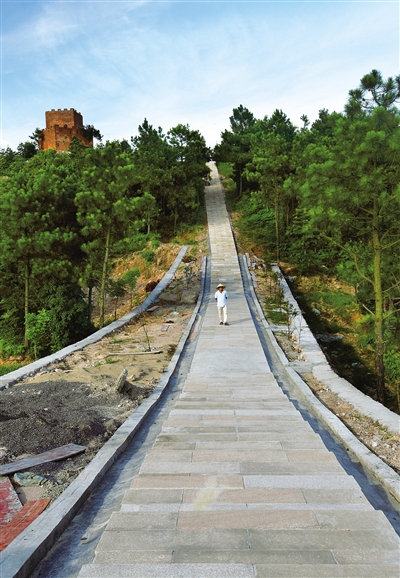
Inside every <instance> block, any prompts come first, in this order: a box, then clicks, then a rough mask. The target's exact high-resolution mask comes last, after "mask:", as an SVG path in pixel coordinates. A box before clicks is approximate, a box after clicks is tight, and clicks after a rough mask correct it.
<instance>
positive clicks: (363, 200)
mask: <svg viewBox="0 0 400 578" xmlns="http://www.w3.org/2000/svg"><path fill="white" fill-rule="evenodd" d="M399 100H400V76H397V77H396V78H388V79H387V80H384V79H383V78H382V75H381V73H380V72H378V71H376V70H373V71H371V73H369V74H367V75H365V76H364V77H363V78H362V79H361V82H360V85H359V87H358V88H356V89H353V90H350V92H349V98H348V101H347V103H346V104H345V107H344V111H343V112H342V113H337V112H332V113H330V112H328V110H326V109H322V110H320V111H319V116H318V118H317V120H315V122H313V123H312V124H310V122H309V120H308V118H307V117H306V116H302V117H301V121H302V123H303V126H301V127H296V126H294V125H293V124H292V122H291V121H290V120H289V118H288V117H287V116H286V114H285V113H284V112H282V111H281V110H275V112H274V113H273V114H272V115H271V116H269V117H268V116H265V117H264V118H263V119H256V118H255V117H254V115H253V114H252V113H251V112H250V111H249V110H248V109H247V108H245V107H243V106H242V105H240V106H239V107H238V108H236V109H234V110H233V115H232V116H231V117H230V130H226V131H224V132H223V133H222V135H221V137H222V138H221V142H220V144H218V145H217V146H216V147H215V150H214V158H215V160H216V161H217V162H220V163H221V162H228V163H232V166H233V173H232V178H233V179H234V181H235V183H236V196H237V198H236V207H237V209H238V211H239V213H240V226H241V228H242V231H243V232H245V234H246V235H247V236H248V237H249V238H251V239H252V240H253V241H255V242H256V243H257V244H258V245H259V246H260V247H262V248H263V249H264V251H265V254H266V255H267V256H269V257H271V256H273V257H274V258H275V259H276V260H277V261H278V262H281V261H286V262H290V263H294V264H296V266H297V270H298V271H299V273H300V274H312V273H318V272H324V273H326V272H329V273H331V274H333V275H336V276H337V277H339V278H341V279H343V280H345V281H346V282H347V283H349V284H350V285H352V286H353V287H354V288H355V292H356V297H357V301H358V303H359V307H360V311H362V312H363V314H364V317H363V325H364V330H365V332H366V333H370V334H371V340H372V341H373V345H374V350H375V372H376V386H377V398H378V400H379V401H381V402H382V403H384V402H385V397H386V396H387V393H388V389H387V385H388V383H389V382H390V385H391V388H392V387H393V386H394V387H395V388H397V390H398V389H399V386H400V353H399V345H400V251H399V247H400V130H399V123H400V114H399V110H398V109H397V108H396V103H397V102H398V101H399Z"/></svg>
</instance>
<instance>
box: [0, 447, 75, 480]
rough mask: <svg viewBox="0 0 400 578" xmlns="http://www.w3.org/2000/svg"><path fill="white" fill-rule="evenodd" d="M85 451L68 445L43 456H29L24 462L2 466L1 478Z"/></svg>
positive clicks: (18, 461) (0, 470) (19, 461)
mask: <svg viewBox="0 0 400 578" xmlns="http://www.w3.org/2000/svg"><path fill="white" fill-rule="evenodd" d="M85 449H86V447H85V446H78V445H76V444H67V445H66V446H61V447H59V448H54V449H53V450H50V451H48V452H44V453H43V454H38V455H37V456H29V457H28V458H23V459H22V460H17V461H15V462H11V463H9V464H4V465H3V466H0V476H5V475H7V474H14V473H15V472H21V471H22V470H29V469H30V468H33V467H34V466H38V465H39V464H45V463H46V462H55V461H57V460H63V459H64V458H69V457H70V456H74V455H75V454H80V453H81V452H84V451H85Z"/></svg>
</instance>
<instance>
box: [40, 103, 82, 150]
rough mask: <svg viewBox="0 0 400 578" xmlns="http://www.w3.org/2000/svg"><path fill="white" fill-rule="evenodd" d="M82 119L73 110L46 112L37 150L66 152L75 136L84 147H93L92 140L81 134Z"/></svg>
mask: <svg viewBox="0 0 400 578" xmlns="http://www.w3.org/2000/svg"><path fill="white" fill-rule="evenodd" d="M83 126H84V125H83V118H82V115H81V113H80V112H77V111H76V110H75V109H74V108H69V109H68V108H64V109H63V110H62V109H61V108H59V109H58V110H55V109H54V108H53V109H52V110H49V111H46V128H45V129H43V132H42V135H43V136H42V138H41V139H39V148H40V150H42V151H46V150H48V149H55V150H56V151H60V152H61V151H68V150H69V146H70V144H71V140H72V137H74V136H76V137H77V138H79V140H80V141H81V142H82V143H83V144H84V145H85V146H93V138H92V137H91V138H87V137H85V136H84V134H83Z"/></svg>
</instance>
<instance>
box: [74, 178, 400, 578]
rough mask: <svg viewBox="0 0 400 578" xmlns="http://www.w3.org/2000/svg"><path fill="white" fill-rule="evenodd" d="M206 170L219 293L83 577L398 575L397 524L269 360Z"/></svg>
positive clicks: (216, 188) (216, 189) (215, 184)
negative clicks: (176, 392)
mask: <svg viewBox="0 0 400 578" xmlns="http://www.w3.org/2000/svg"><path fill="white" fill-rule="evenodd" d="M212 177H213V178H212V182H211V185H210V186H209V187H207V189H206V200H207V213H208V222H209V233H210V245H211V256H212V274H211V294H210V297H209V300H210V302H209V306H208V308H207V311H206V314H205V317H204V320H203V325H202V329H201V333H200V336H199V339H198V344H197V347H196V351H195V354H194V358H193V362H192V366H191V370H190V373H189V374H188V377H187V380H186V382H185V385H184V388H183V390H182V393H181V395H180V396H179V397H178V398H177V400H176V402H175V404H174V407H173V409H172V410H171V411H170V413H169V416H168V418H167V419H166V421H165V422H164V423H163V428H162V431H161V433H160V435H159V436H158V438H157V440H156V442H155V443H154V445H153V447H152V449H151V451H150V452H149V453H148V454H147V456H146V457H145V459H144V461H143V464H142V466H141V469H140V472H139V474H138V475H137V476H136V477H135V478H134V479H133V480H132V484H131V487H130V489H129V490H128V491H127V492H126V493H125V495H124V498H123V501H122V504H121V508H120V511H119V512H116V513H114V514H113V515H112V517H111V519H110V521H109V523H108V525H107V528H106V530H105V531H104V533H103V536H102V538H101V540H100V542H99V544H98V547H97V550H96V555H95V559H94V560H93V563H92V564H87V565H84V566H83V567H82V568H81V571H80V573H79V577H80V578H103V577H104V578H122V577H130V578H136V577H139V578H147V577H149V578H167V577H168V578H178V577H179V578H214V577H215V578H225V577H226V578H228V577H229V578H254V577H257V578H263V577H267V576H268V577H269V578H278V577H281V578H291V577H298V578H301V577H303V578H313V577H315V578H336V577H341V578H350V577H351V578H382V577H383V576H385V578H399V541H398V537H397V535H396V533H395V532H394V530H393V528H392V526H391V525H390V524H389V522H388V521H387V519H386V517H385V516H384V515H383V513H382V512H380V511H376V510H374V509H373V508H372V506H371V505H370V503H369V502H368V500H367V499H366V497H365V496H364V494H363V492H362V491H361V489H360V487H359V485H358V484H357V482H356V481H355V479H354V478H353V477H352V476H350V475H348V474H347V473H346V471H345V470H344V469H343V467H342V466H341V464H340V463H339V462H338V460H337V459H336V457H335V455H334V454H333V453H332V452H330V451H328V450H327V448H326V447H325V445H324V443H323V442H322V440H321V438H320V437H319V435H317V434H316V433H315V432H314V431H313V429H312V428H311V426H310V425H309V423H308V422H306V421H305V420H304V419H303V417H302V416H301V414H300V413H299V412H298V411H297V409H296V408H295V407H294V406H293V404H292V403H291V402H290V401H289V400H288V398H287V397H286V395H285V394H284V393H283V392H282V390H281V388H280V387H279V386H278V384H277V382H276V380H275V378H274V376H273V374H272V372H271V370H270V367H269V366H268V363H267V361H266V358H265V355H264V353H263V350H262V347H261V344H260V342H259V339H258V336H257V333H256V329H255V327H254V324H253V322H252V319H251V315H250V311H249V309H248V306H247V303H246V299H245V296H244V291H243V286H242V281H241V275H240V270H239V264H238V258H237V254H236V249H235V245H234V241H233V237H232V233H231V229H230V225H229V219H228V215H227V212H226V209H225V204H224V198H223V193H222V189H221V186H220V183H219V180H218V175H217V172H216V170H215V167H214V168H213V173H212ZM220 282H222V283H224V284H225V285H226V286H227V291H228V295H229V298H228V321H229V326H220V325H219V323H218V314H217V308H216V304H215V301H214V291H215V287H216V285H217V284H218V283H220Z"/></svg>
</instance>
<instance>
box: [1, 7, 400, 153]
mask: <svg viewBox="0 0 400 578" xmlns="http://www.w3.org/2000/svg"><path fill="white" fill-rule="evenodd" d="M1 16H2V18H1V22H2V40H1V72H2V84H1V123H0V129H1V134H0V137H1V143H0V146H2V147H6V146H11V147H12V148H16V147H17V145H18V143H19V142H21V141H25V140H27V138H28V136H29V135H30V134H31V133H32V132H33V131H34V129H35V128H36V127H39V128H44V126H45V117H44V114H45V111H46V110H50V109H52V108H75V109H76V110H78V111H79V112H81V113H82V115H83V119H84V122H85V123H86V124H93V125H94V126H95V127H96V128H98V129H99V130H100V131H101V133H102V134H103V135H104V137H105V139H108V140H112V139H122V138H128V139H129V138H130V136H132V135H135V134H136V133H137V127H138V125H139V124H141V123H142V122H143V119H144V118H147V119H148V120H149V122H150V123H151V124H152V125H153V126H156V127H158V126H161V127H162V128H163V129H164V132H166V131H168V130H169V129H170V128H172V127H173V126H176V125H177V124H178V123H183V124H189V125H190V127H191V128H192V129H197V130H200V132H201V133H202V134H203V135H204V136H205V138H206V140H207V143H208V144H209V145H210V146H213V145H214V144H215V143H216V142H218V141H219V139H220V134H221V131H223V130H224V129H225V128H228V127H229V116H230V115H231V114H232V109H233V108H235V107H237V106H239V105H240V104H243V106H246V107H247V108H248V109H249V110H251V112H253V114H254V115H255V116H256V117H257V118H262V117H264V116H265V115H268V116H269V115H271V114H272V113H273V111H274V110H275V109H276V108H279V109H282V110H283V111H284V112H285V113H286V114H287V115H288V116H289V117H290V119H291V120H292V122H293V123H294V124H296V125H300V124H301V121H300V116H301V115H302V114H307V115H308V117H309V118H310V119H311V120H314V119H315V118H316V117H317V116H318V111H319V110H320V109H321V108H327V109H329V110H330V111H332V110H337V111H341V110H343V106H344V104H345V102H346V98H347V95H348V91H349V89H351V88H355V87H357V86H358V84H359V81H360V78H361V77H362V76H363V75H364V74H366V73H367V72H370V71H371V70H372V69H373V68H377V69H378V70H380V71H381V72H382V74H383V76H384V78H387V77H388V76H394V75H397V74H398V73H399V2H398V1H397V0H393V1H386V0H382V1H379V2H375V1H369V2H364V1H352V2H350V1H339V0H334V1H305V2H304V1H284V0H280V1H279V0H278V1H269V2H265V1H250V0H247V1H235V2H233V1H220V0H219V1H212V0H211V1H207V0H199V1H193V2H192V1H189V0H182V1H179V2H169V1H154V0H153V1H152V0H149V1H146V0H138V1H119V0H113V1H110V0H108V1H98V0H53V1H42V0H31V1H29V2H28V1H26V2H25V1H20V0H11V1H8V0H1Z"/></svg>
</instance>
